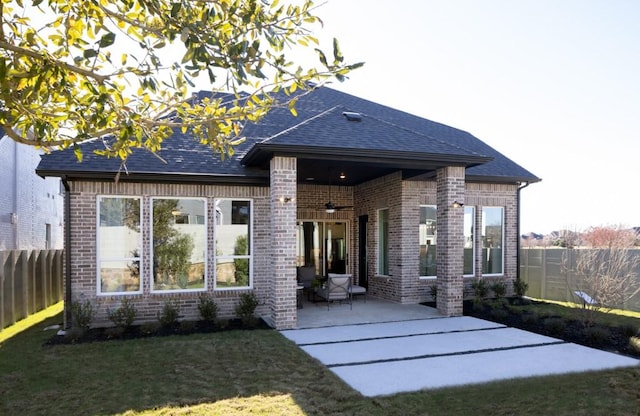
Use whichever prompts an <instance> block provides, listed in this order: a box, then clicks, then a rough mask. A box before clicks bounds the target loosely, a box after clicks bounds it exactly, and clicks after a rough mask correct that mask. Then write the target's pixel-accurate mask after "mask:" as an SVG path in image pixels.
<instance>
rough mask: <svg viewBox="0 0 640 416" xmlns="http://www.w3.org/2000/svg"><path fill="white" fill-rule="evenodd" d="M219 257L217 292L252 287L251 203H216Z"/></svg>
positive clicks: (229, 200)
mask: <svg viewBox="0 0 640 416" xmlns="http://www.w3.org/2000/svg"><path fill="white" fill-rule="evenodd" d="M215 211H216V226H215V229H214V234H215V255H216V280H215V286H216V288H217V289H234V288H244V287H251V286H252V284H253V281H252V247H251V224H252V215H253V214H252V210H251V201H247V200H231V199H218V200H216V208H215Z"/></svg>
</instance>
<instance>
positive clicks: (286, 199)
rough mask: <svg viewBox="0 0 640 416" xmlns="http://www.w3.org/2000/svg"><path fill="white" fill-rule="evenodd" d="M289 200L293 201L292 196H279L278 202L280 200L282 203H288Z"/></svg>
mask: <svg viewBox="0 0 640 416" xmlns="http://www.w3.org/2000/svg"><path fill="white" fill-rule="evenodd" d="M291 201H293V198H291V197H290V196H281V197H280V202H282V203H283V204H288V203H289V202H291Z"/></svg>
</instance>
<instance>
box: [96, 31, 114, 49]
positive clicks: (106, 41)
mask: <svg viewBox="0 0 640 416" xmlns="http://www.w3.org/2000/svg"><path fill="white" fill-rule="evenodd" d="M115 40H116V35H115V33H111V32H109V33H107V34H106V35H103V36H102V37H101V38H100V42H99V43H98V45H99V46H100V47H101V48H108V47H109V46H111V45H113V43H114V42H115Z"/></svg>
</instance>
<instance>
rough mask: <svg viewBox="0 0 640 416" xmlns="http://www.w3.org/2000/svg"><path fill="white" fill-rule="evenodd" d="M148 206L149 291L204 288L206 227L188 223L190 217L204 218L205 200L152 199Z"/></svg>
mask: <svg viewBox="0 0 640 416" xmlns="http://www.w3.org/2000/svg"><path fill="white" fill-rule="evenodd" d="M151 205H152V212H151V241H152V246H151V257H152V259H153V260H152V265H151V267H152V285H151V290H152V291H185V290H203V289H205V288H206V284H205V273H206V261H205V257H206V255H205V253H206V250H205V248H206V241H207V239H206V235H207V227H206V224H195V223H190V222H189V221H188V218H189V217H191V216H196V215H202V216H203V215H205V212H206V203H205V201H204V200H203V199H199V198H182V199H178V198H154V199H152V200H151ZM185 218H186V220H185Z"/></svg>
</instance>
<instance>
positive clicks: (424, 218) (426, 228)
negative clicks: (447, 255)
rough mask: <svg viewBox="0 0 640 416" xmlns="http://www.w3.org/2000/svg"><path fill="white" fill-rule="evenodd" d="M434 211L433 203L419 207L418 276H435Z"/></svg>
mask: <svg viewBox="0 0 640 416" xmlns="http://www.w3.org/2000/svg"><path fill="white" fill-rule="evenodd" d="M436 212H437V210H436V206H435V205H426V206H421V207H420V230H419V235H420V276H429V277H434V276H437V272H436V253H437V247H436V236H437V233H436V230H437V220H436Z"/></svg>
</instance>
